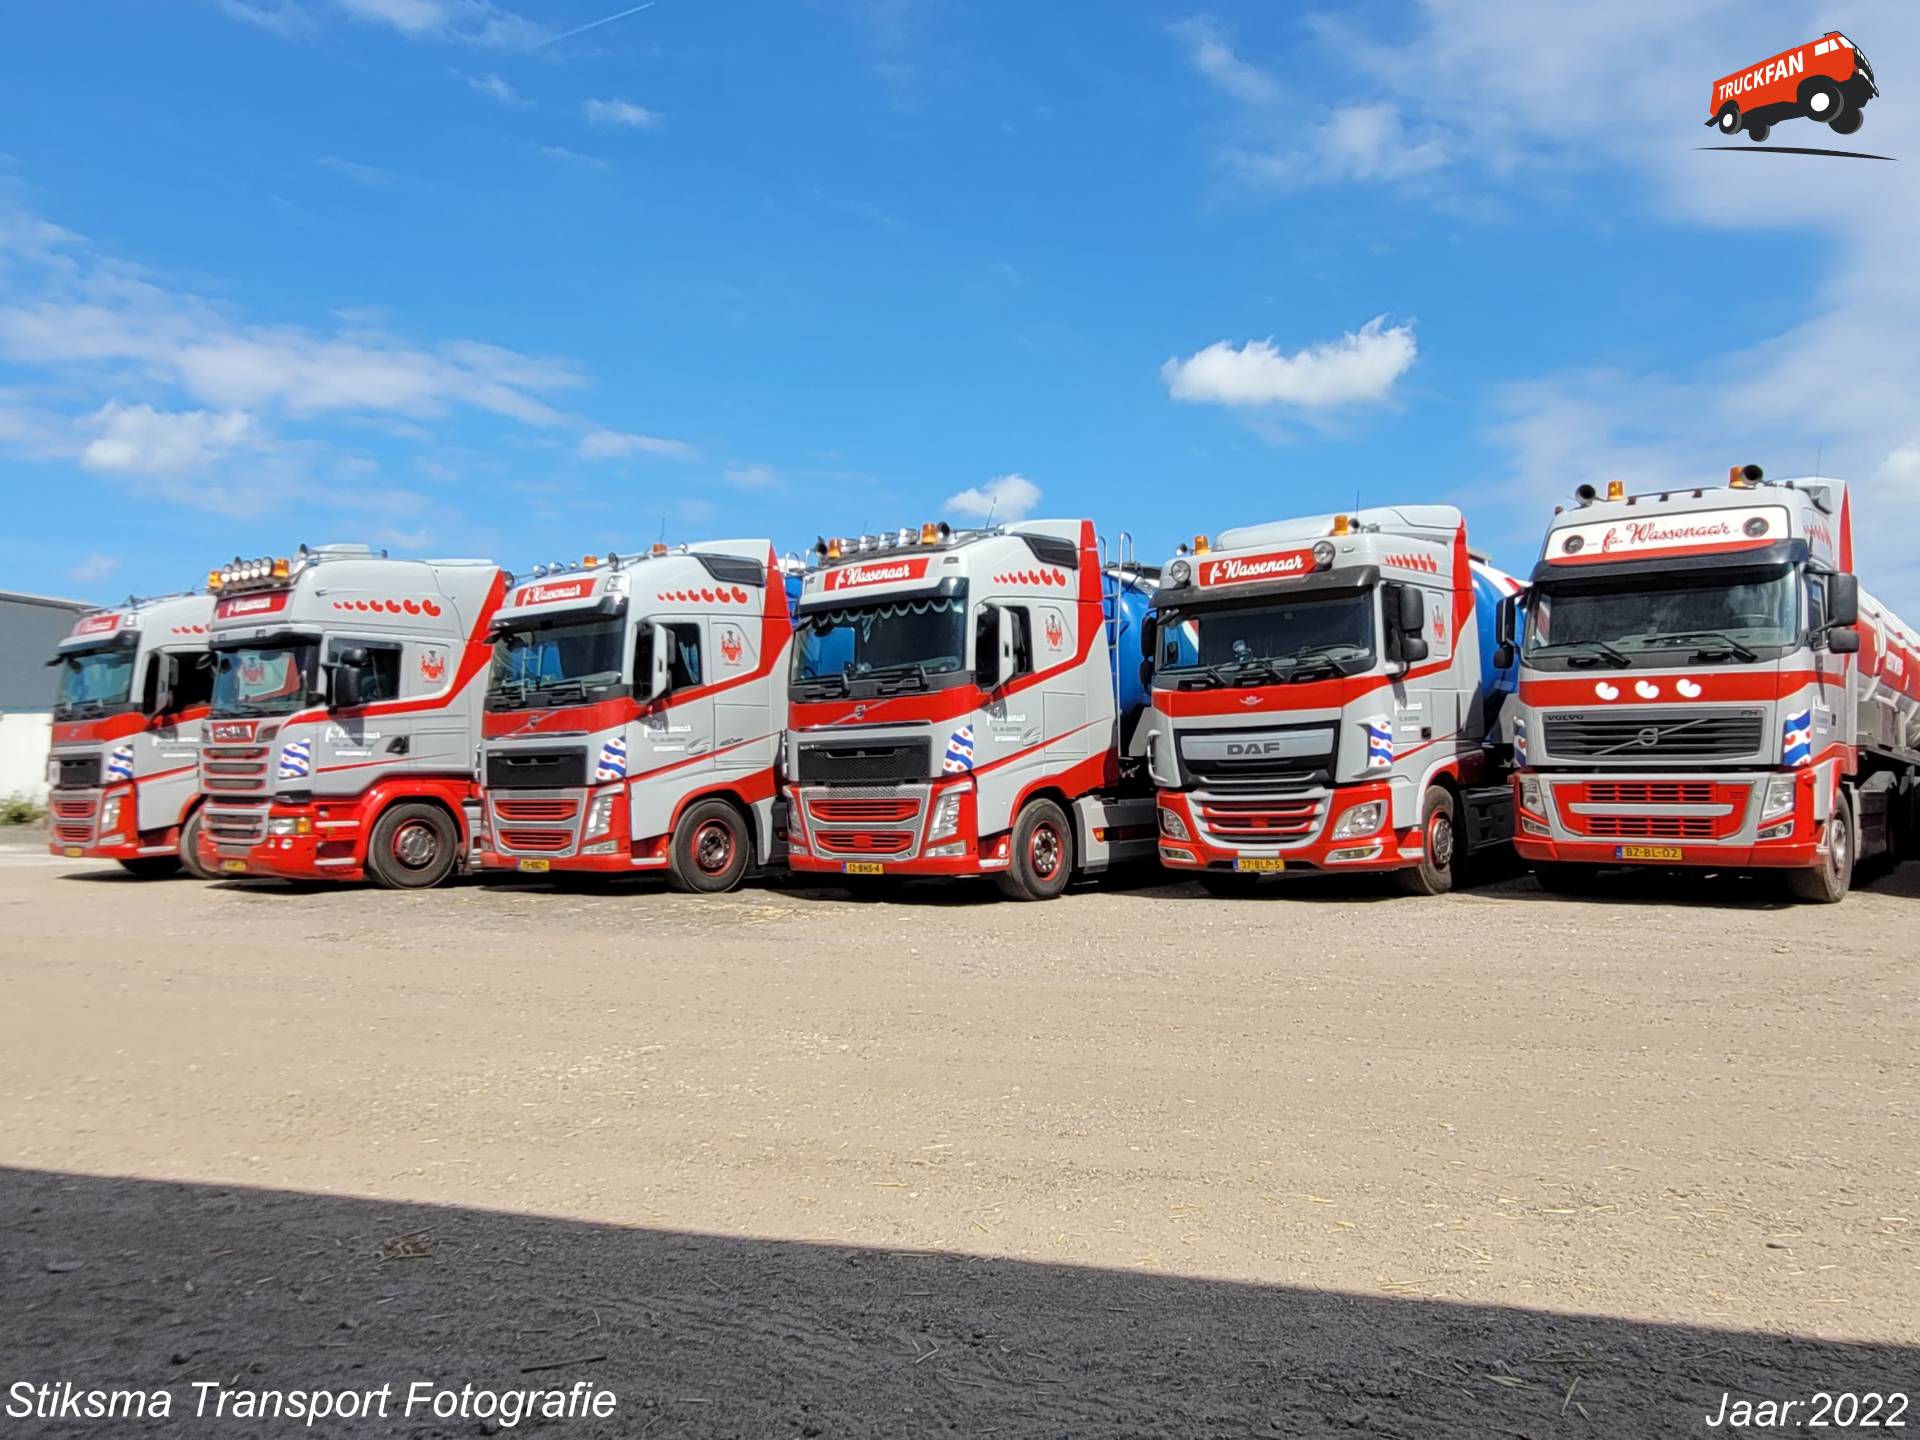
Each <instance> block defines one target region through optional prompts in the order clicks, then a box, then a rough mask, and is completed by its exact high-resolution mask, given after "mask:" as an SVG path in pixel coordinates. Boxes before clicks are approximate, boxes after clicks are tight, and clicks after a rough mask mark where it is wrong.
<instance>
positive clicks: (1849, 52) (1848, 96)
mask: <svg viewBox="0 0 1920 1440" xmlns="http://www.w3.org/2000/svg"><path fill="white" fill-rule="evenodd" d="M1879 93H1880V86H1879V84H1878V82H1877V81H1875V79H1874V75H1873V66H1871V65H1869V64H1868V63H1867V57H1866V55H1865V54H1863V53H1862V52H1861V50H1860V48H1859V47H1858V46H1856V45H1855V44H1854V43H1853V41H1851V40H1849V39H1848V38H1847V37H1846V36H1845V35H1842V34H1841V33H1840V32H1839V31H1838V30H1829V31H1828V32H1827V33H1826V34H1825V35H1823V36H1821V37H1820V38H1819V39H1818V40H1809V41H1807V42H1806V43H1805V44H1804V45H1796V46H1794V47H1793V48H1792V49H1790V50H1782V51H1781V52H1780V53H1779V54H1778V55H1771V56H1768V57H1767V58H1766V59H1765V60H1761V61H1758V62H1756V63H1754V64H1752V65H1749V66H1747V67H1746V68H1745V69H1743V70H1736V71H1735V72H1734V73H1733V74H1731V75H1723V76H1721V78H1720V79H1718V80H1716V81H1714V83H1713V90H1712V92H1711V94H1710V95H1709V97H1708V100H1707V112H1708V113H1707V121H1706V123H1707V124H1709V125H1711V126H1713V127H1714V128H1715V129H1716V130H1718V131H1719V132H1720V133H1721V134H1722V135H1725V136H1727V137H1728V138H1729V139H1731V138H1732V137H1733V136H1735V135H1738V134H1740V133H1741V132H1742V131H1745V132H1746V136H1747V139H1749V140H1751V141H1753V142H1754V143H1755V144H1758V143H1760V142H1762V141H1764V140H1765V139H1766V138H1767V137H1768V136H1769V135H1771V134H1772V133H1773V127H1774V126H1775V125H1778V124H1780V123H1782V122H1783V121H1787V120H1811V121H1813V122H1814V123H1815V124H1816V125H1825V126H1826V127H1827V128H1828V129H1829V130H1831V131H1833V133H1834V134H1836V135H1851V134H1853V133H1854V132H1855V131H1857V130H1859V128H1860V126H1861V125H1862V124H1863V123H1865V120H1866V113H1865V112H1866V106H1867V102H1868V101H1869V100H1871V99H1873V98H1874V97H1875V96H1877V95H1878V94H1879ZM1702 148H1706V149H1711V148H1720V149H1739V148H1741V147H1739V146H1721V147H1711V146H1707V147H1702ZM1776 148H1777V151H1778V152H1779V153H1786V154H1796V155H1844V156H1847V157H1849V158H1855V159H1866V160H1885V159H1889V158H1891V157H1889V156H1885V155H1861V154H1860V153H1859V152H1857V151H1852V150H1820V149H1811V148H1807V147H1804V146H1779V147H1776Z"/></svg>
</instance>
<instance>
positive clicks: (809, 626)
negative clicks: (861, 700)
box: [793, 595, 967, 694]
mask: <svg viewBox="0 0 1920 1440" xmlns="http://www.w3.org/2000/svg"><path fill="white" fill-rule="evenodd" d="M794 642H795V643H794V647H793V686H794V689H795V690H796V691H801V692H804V693H807V694H819V693H821V692H823V691H825V692H833V691H839V692H841V693H844V692H845V691H847V690H848V689H849V688H850V687H851V686H852V685H853V684H854V683H855V682H857V681H860V680H875V681H881V680H898V681H900V682H901V683H903V684H909V685H921V686H923V687H926V688H933V687H935V686H937V685H938V684H939V683H940V682H939V679H938V677H941V676H946V677H957V676H961V675H964V674H965V673H966V670H967V602H966V597H964V596H957V595H939V596H933V597H930V598H926V599H919V600H883V601H881V602H879V603H878V604H870V605H849V606H847V607H846V608H845V609H843V610H816V611H813V612H811V613H810V614H807V615H804V616H802V617H801V624H800V630H799V633H798V634H797V635H796V636H795V637H794Z"/></svg>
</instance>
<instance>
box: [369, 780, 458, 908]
mask: <svg viewBox="0 0 1920 1440" xmlns="http://www.w3.org/2000/svg"><path fill="white" fill-rule="evenodd" d="M459 858H460V832H459V831H458V830H457V829H455V828H454V823H453V820H452V818H451V817H450V816H449V815H448V814H447V812H446V811H444V810H442V809H441V808H440V807H439V806H438V805H422V804H419V803H418V802H415V803H411V804H406V805H395V806H393V807H391V808H390V809H388V810H387V811H386V812H385V813H384V814H382V815H381V817H380V819H379V820H378V821H376V822H375V824H374V827H373V838H372V839H371V840H369V841H368V842H367V874H368V875H370V876H371V877H372V878H373V883H374V884H376V885H379V886H381V887H383V888H384V889H388V890H430V889H432V888H433V887H434V886H435V885H438V884H440V883H441V882H442V881H443V880H445V879H446V878H447V877H448V876H449V875H451V874H453V867H454V865H455V863H456V862H457V861H458V860H459Z"/></svg>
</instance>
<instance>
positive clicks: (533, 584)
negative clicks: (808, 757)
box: [481, 540, 797, 893]
mask: <svg viewBox="0 0 1920 1440" xmlns="http://www.w3.org/2000/svg"><path fill="white" fill-rule="evenodd" d="M795 564H796V567H797V562H795ZM491 639H492V643H493V664H492V669H491V673H490V678H489V681H488V685H487V692H486V716H485V721H484V726H483V730H484V739H483V742H482V754H481V770H482V776H483V783H484V788H485V794H486V826H485V838H484V841H483V844H482V847H481V863H482V864H483V865H484V866H486V867H487V868H490V869H498V870H515V871H519V872H521V873H534V874H544V873H548V872H555V871H557V872H562V873H567V872H577V873H585V874H599V875H631V874H646V873H650V872H654V873H663V874H665V875H666V876H667V878H668V880H669V881H670V883H672V885H673V886H674V887H675V888H676V889H681V890H688V891H694V892H699V893H713V892H719V891H724V890H731V889H732V888H733V887H734V886H736V885H738V884H739V883H740V881H741V879H742V878H743V877H744V876H745V875H746V873H747V872H748V870H749V869H750V868H751V867H752V866H753V865H755V864H760V865H769V864H772V863H774V862H775V861H776V860H777V859H778V858H779V853H780V846H779V827H778V825H777V824H776V817H775V814H774V810H775V799H776V784H775V764H776V762H777V760H778V757H779V752H780V743H781V737H782V732H783V731H784V730H785V728H786V716H787V695H786V669H787V654H788V650H789V648H790V647H791V645H792V643H793V622H792V618H791V612H790V609H789V594H788V575H787V573H786V572H785V571H784V570H783V568H782V566H781V564H780V563H779V561H778V560H777V558H776V556H775V554H774V550H773V546H772V544H771V542H769V541H766V540H715V541H709V542H706V543H703V544H698V545H693V546H684V545H683V546H678V547H672V548H670V547H668V546H666V545H664V544H662V545H656V546H654V547H653V548H652V550H651V551H648V552H645V553H642V554H639V555H633V556H619V555H609V556H607V557H606V558H604V559H602V558H600V557H598V556H587V557H585V558H584V559H583V560H582V561H581V563H580V564H579V565H577V566H552V567H547V566H542V567H540V568H539V569H538V570H536V572H535V574H534V576H533V578H531V579H530V580H528V581H526V582H525V583H522V584H519V585H516V586H515V587H514V588H513V589H512V590H511V591H510V592H509V593H508V596H507V600H506V604H505V605H504V606H503V607H502V608H501V610H500V613H499V615H498V616H496V617H495V620H494V623H493V628H492V631H491Z"/></svg>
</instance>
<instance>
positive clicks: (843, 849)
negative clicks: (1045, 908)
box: [785, 520, 1155, 900]
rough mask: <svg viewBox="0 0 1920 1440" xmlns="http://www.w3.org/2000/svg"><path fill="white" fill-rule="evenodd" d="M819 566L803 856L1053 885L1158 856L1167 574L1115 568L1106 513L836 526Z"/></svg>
mask: <svg viewBox="0 0 1920 1440" xmlns="http://www.w3.org/2000/svg"><path fill="white" fill-rule="evenodd" d="M813 564H814V568H813V569H811V570H810V571H809V572H808V574H807V576H806V580H805V585H804V588H803V590H802V592H801V596H800V604H799V614H798V619H797V634H796V637H795V642H794V651H793V657H794V658H793V668H792V684H791V688H790V692H789V694H790V699H791V702H792V708H791V714H790V719H789V722H788V723H789V730H788V735H787V749H786V761H785V772H786V776H785V778H786V787H787V790H786V793H787V798H788V802H789V803H788V808H787V831H788V847H789V848H788V864H789V866H790V867H791V868H792V869H793V870H795V871H796V872H800V873H811V874H832V875H843V876H849V877H861V876H874V875H884V876H963V875H991V876H994V877H995V879H996V880H997V881H998V883H999V885H1000V888H1001V889H1002V891H1003V892H1005V893H1006V894H1007V895H1009V896H1012V897H1014V898H1016V899H1023V900H1038V899H1046V898H1049V897H1051V896H1055V895H1058V894H1059V893H1060V892H1061V891H1062V890H1063V889H1065V888H1066V886H1067V884H1068V883H1069V881H1070V880H1072V878H1073V877H1074V876H1075V875H1079V874H1090V873H1095V872H1098V871H1101V870H1104V869H1106V868H1107V867H1108V866H1110V865H1112V864H1114V863H1115V862H1117V861H1121V860H1125V859H1129V858H1134V857H1141V858H1150V857H1151V856H1152V854H1153V834H1154V828H1153V797H1152V792H1151V789H1150V787H1149V786H1148V784H1147V781H1146V775H1145V771H1144V768H1143V767H1142V765H1141V763H1140V755H1141V752H1140V745H1141V735H1140V720H1141V718H1142V716H1143V715H1144V713H1145V709H1146V696H1145V693H1144V688H1143V685H1142V682H1141V674H1140V659H1141V654H1140V639H1141V633H1142V628H1143V622H1144V619H1145V615H1146V611H1147V609H1148V607H1149V606H1150V604H1151V603H1152V595H1153V589H1154V584H1155V574H1154V572H1153V571H1151V570H1143V569H1141V568H1139V567H1137V566H1134V565H1132V564H1131V563H1129V562H1125V561H1123V560H1121V559H1119V558H1116V560H1115V561H1114V562H1113V563H1103V561H1102V558H1101V554H1100V547H1099V543H1098V541H1097V540H1096V538H1095V534H1094V527H1093V522H1092V521H1090V520H1028V521H1021V522H1020V523H1018V524H1010V525H1000V526H994V527H991V528H982V529H975V530H954V529H950V528H949V527H948V526H946V525H944V524H927V525H923V526H920V527H919V528H918V529H902V530H899V531H896V532H891V533H888V534H883V535H865V536H861V537H859V538H858V539H853V540H845V539H836V540H831V541H827V540H823V541H821V542H820V543H819V544H818V545H817V546H816V547H815V550H814V555H813ZM856 883H859V882H857V881H856ZM856 893H857V892H856Z"/></svg>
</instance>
